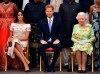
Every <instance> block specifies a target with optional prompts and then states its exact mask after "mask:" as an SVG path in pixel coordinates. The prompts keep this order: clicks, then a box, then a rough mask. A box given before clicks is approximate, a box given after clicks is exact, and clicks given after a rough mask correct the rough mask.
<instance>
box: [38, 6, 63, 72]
mask: <svg viewBox="0 0 100 74" xmlns="http://www.w3.org/2000/svg"><path fill="white" fill-rule="evenodd" d="M45 13H46V15H47V17H46V18H44V19H42V20H41V21H40V22H39V24H38V38H39V41H40V44H39V47H38V50H39V53H40V55H41V57H42V59H43V61H44V72H48V71H52V72H54V71H55V70H54V65H55V63H56V61H57V58H58V56H59V53H60V51H61V43H60V42H61V40H62V38H63V35H64V34H63V33H64V32H63V25H62V24H61V20H60V18H58V17H54V16H53V13H54V7H53V6H52V5H47V6H46V7H45ZM49 47H51V48H54V56H53V60H52V63H51V65H49V64H48V60H47V57H46V53H45V50H46V49H47V48H49Z"/></svg>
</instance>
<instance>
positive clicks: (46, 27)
mask: <svg viewBox="0 0 100 74" xmlns="http://www.w3.org/2000/svg"><path fill="white" fill-rule="evenodd" d="M45 29H46V31H47V32H49V33H50V30H49V25H48V20H47V18H46V22H45Z"/></svg>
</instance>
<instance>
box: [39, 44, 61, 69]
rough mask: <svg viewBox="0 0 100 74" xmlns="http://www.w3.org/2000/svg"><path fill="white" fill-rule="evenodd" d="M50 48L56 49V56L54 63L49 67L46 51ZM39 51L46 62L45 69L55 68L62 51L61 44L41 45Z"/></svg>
mask: <svg viewBox="0 0 100 74" xmlns="http://www.w3.org/2000/svg"><path fill="white" fill-rule="evenodd" d="M49 47H52V48H54V56H53V60H52V63H51V66H49V63H48V59H47V57H46V53H45V50H46V49H47V48H49ZM38 50H39V53H40V55H41V57H42V59H43V61H44V67H45V68H49V67H50V68H51V69H52V68H54V65H55V63H56V61H57V59H58V56H59V54H60V51H61V44H60V43H59V44H52V43H48V44H39V47H38Z"/></svg>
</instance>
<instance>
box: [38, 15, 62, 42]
mask: <svg viewBox="0 0 100 74" xmlns="http://www.w3.org/2000/svg"><path fill="white" fill-rule="evenodd" d="M37 35H38V38H39V40H45V41H47V42H48V40H49V39H50V38H51V39H52V41H54V40H56V39H59V40H60V41H61V40H62V38H63V36H64V32H63V25H62V24H61V20H60V19H59V18H55V17H54V19H53V24H52V28H51V33H50V30H49V26H48V20H47V18H44V19H42V20H41V21H40V22H39V24H38V34H37Z"/></svg>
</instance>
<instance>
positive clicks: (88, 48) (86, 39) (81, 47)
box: [71, 12, 95, 72]
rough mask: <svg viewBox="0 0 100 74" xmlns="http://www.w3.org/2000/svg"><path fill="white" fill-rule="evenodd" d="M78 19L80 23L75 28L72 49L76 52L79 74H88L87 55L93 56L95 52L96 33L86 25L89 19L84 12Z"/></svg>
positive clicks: (80, 13)
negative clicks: (83, 73) (80, 73)
mask: <svg viewBox="0 0 100 74" xmlns="http://www.w3.org/2000/svg"><path fill="white" fill-rule="evenodd" d="M76 19H77V20H78V22H79V23H78V24H76V25H75V26H74V28H73V33H72V38H71V39H72V41H73V42H74V45H73V47H72V48H73V51H75V52H76V59H77V62H78V72H86V62H87V54H89V55H91V53H92V51H93V45H92V43H93V41H94V40H95V37H94V31H93V28H92V25H91V24H87V23H86V19H87V17H86V14H85V13H84V12H79V13H78V15H77V17H76Z"/></svg>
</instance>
